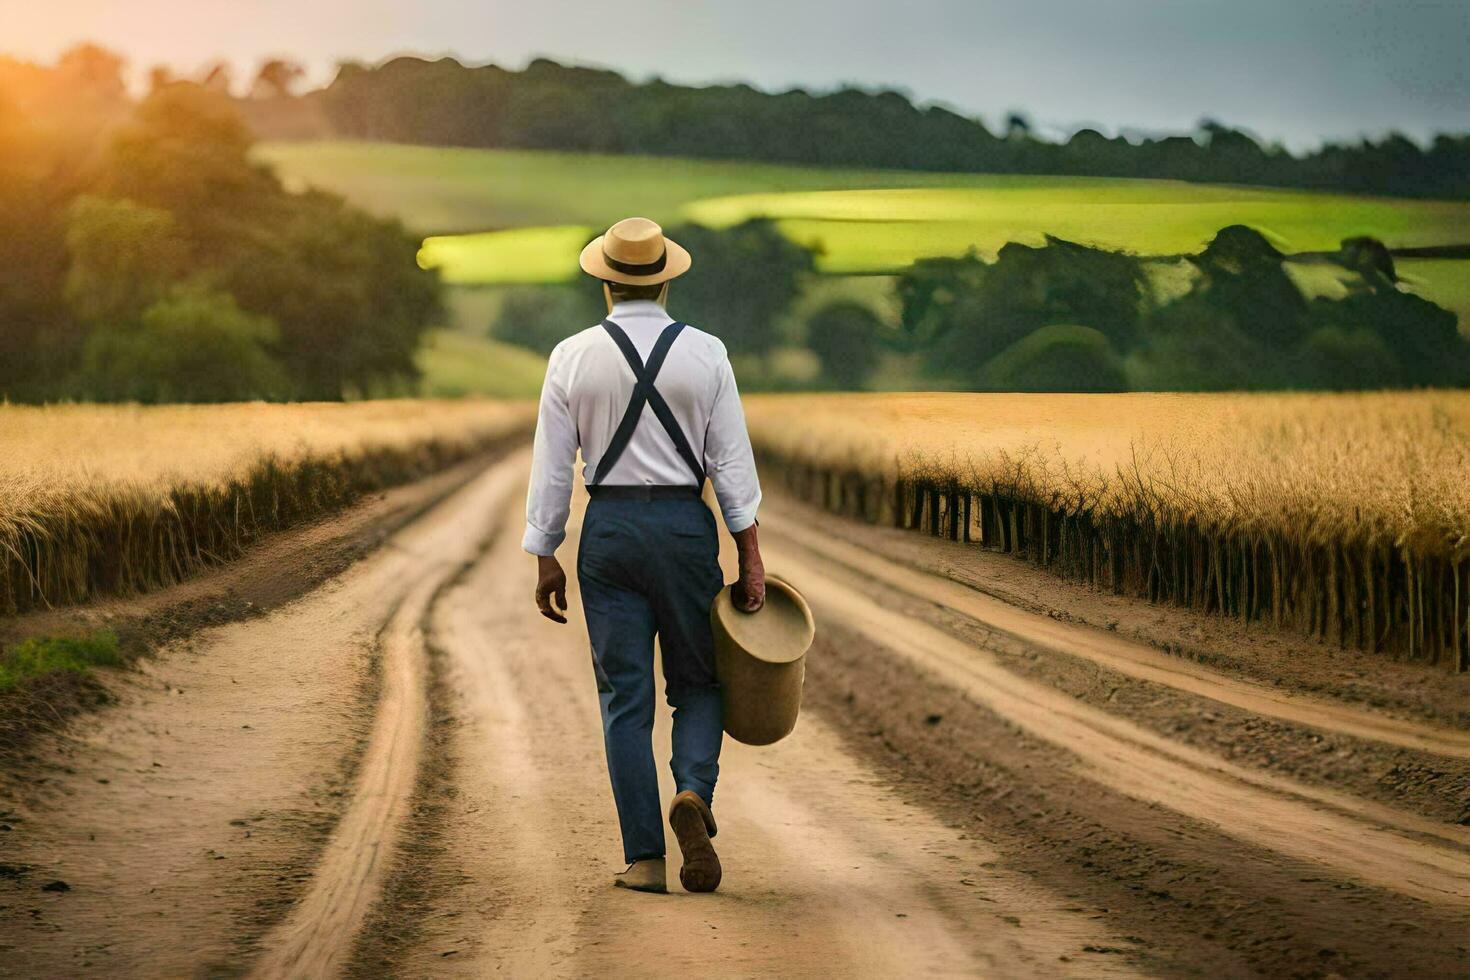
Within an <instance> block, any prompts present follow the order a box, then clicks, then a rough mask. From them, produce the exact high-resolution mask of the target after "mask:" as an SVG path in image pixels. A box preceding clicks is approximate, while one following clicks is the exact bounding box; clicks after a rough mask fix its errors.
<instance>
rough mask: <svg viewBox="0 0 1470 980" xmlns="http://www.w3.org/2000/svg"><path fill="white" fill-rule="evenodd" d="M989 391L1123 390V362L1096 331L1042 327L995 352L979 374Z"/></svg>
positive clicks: (1086, 328) (1124, 388)
mask: <svg viewBox="0 0 1470 980" xmlns="http://www.w3.org/2000/svg"><path fill="white" fill-rule="evenodd" d="M978 387H981V388H984V389H988V390H993V391H1082V392H1093V391H1126V390H1127V389H1128V379H1127V377H1126V375H1125V374H1124V370H1123V361H1122V359H1121V358H1120V357H1119V356H1118V353H1117V351H1115V350H1114V349H1113V346H1112V344H1111V343H1109V341H1108V338H1107V337H1106V336H1105V335H1104V334H1103V333H1102V331H1100V330H1094V329H1092V328H1091V327H1080V326H1075V325H1070V324H1053V325H1051V326H1046V327H1042V328H1041V329H1039V330H1037V331H1035V332H1034V333H1032V334H1030V335H1029V336H1026V337H1024V338H1022V339H1021V340H1019V341H1017V342H1016V343H1015V344H1013V345H1012V346H1010V347H1008V348H1007V349H1005V350H1003V351H1001V352H1000V353H999V354H997V355H996V356H995V357H994V358H992V359H991V360H990V361H989V363H987V364H986V365H985V367H984V369H983V370H982V371H981V373H980V383H979V385H978Z"/></svg>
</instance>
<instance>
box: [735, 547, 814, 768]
mask: <svg viewBox="0 0 1470 980" xmlns="http://www.w3.org/2000/svg"><path fill="white" fill-rule="evenodd" d="M710 625H711V626H712V627H713V628H714V634H715V669H716V671H717V672H718V674H719V678H720V684H721V687H722V690H723V700H724V714H725V731H726V732H727V733H728V734H729V735H730V737H731V738H733V739H735V740H736V741H738V742H744V743H745V744H746V745H770V744H771V743H772V742H777V741H780V740H781V739H783V738H785V737H786V736H787V735H789V734H791V730H792V729H793V728H795V727H796V715H797V712H798V711H800V710H801V684H802V680H803V679H804V677H805V676H806V652H807V650H808V649H809V648H810V647H811V645H812V639H813V638H814V637H815V636H816V631H817V628H816V622H815V621H814V620H813V619H812V611H811V607H809V606H808V605H807V603H806V599H804V598H802V595H801V593H800V592H798V591H796V589H795V588H793V587H792V586H791V584H790V583H789V582H787V581H785V580H784V579H781V578H777V577H775V576H770V575H768V576H766V604H765V605H764V606H763V607H761V609H760V610H759V611H757V612H753V613H747V612H741V611H740V610H738V609H736V608H735V604H734V602H733V601H732V600H731V599H730V590H729V589H721V590H720V594H719V596H718V597H717V598H716V599H715V604H714V608H712V609H711V610H710Z"/></svg>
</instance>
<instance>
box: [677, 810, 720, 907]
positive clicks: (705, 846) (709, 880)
mask: <svg viewBox="0 0 1470 980" xmlns="http://www.w3.org/2000/svg"><path fill="white" fill-rule="evenodd" d="M669 826H671V827H673V828H674V836H675V837H676V838H677V839H678V841H679V850H680V851H681V852H682V853H683V855H684V864H683V866H682V867H681V868H679V883H680V884H682V885H683V886H684V888H685V890H686V891H691V892H712V891H714V890H715V889H716V888H718V887H720V876H721V873H722V872H721V869H720V856H719V855H718V854H716V853H715V847H714V845H713V844H711V843H710V840H709V839H710V838H711V837H713V836H714V835H715V834H716V833H717V832H718V828H716V827H715V815H714V814H713V813H711V812H710V808H709V804H708V803H706V802H704V800H703V799H701V798H700V796H699V794H698V793H696V792H694V791H693V790H687V789H686V790H685V791H684V792H682V793H680V794H679V795H678V796H676V797H674V802H673V803H670V804H669Z"/></svg>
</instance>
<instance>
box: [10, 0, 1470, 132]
mask: <svg viewBox="0 0 1470 980" xmlns="http://www.w3.org/2000/svg"><path fill="white" fill-rule="evenodd" d="M610 11H617V13H616V14H613V13H610ZM0 25H3V27H0V52H4V53H9V54H19V55H23V56H28V57H38V58H47V59H49V58H50V57H52V56H54V55H55V54H56V53H57V52H59V51H60V50H62V49H63V48H65V47H67V46H68V45H70V44H72V43H74V42H76V41H77V40H80V39H84V38H87V39H95V40H98V41H100V42H102V43H104V44H107V45H109V46H111V47H114V48H117V49H119V50H121V51H122V52H124V53H125V54H127V55H128V56H129V57H131V58H132V59H133V60H134V61H135V62H136V63H137V64H138V65H140V66H146V65H148V64H151V63H154V62H160V61H162V62H168V63H170V64H173V65H176V66H180V67H189V66H193V65H197V64H199V63H202V62H204V61H206V60H208V59H210V58H214V57H225V58H228V59H230V60H232V61H234V62H236V63H238V64H239V65H241V66H242V68H243V69H246V70H248V69H249V68H251V67H253V65H254V64H255V63H256V62H257V61H258V60H259V58H260V57H261V56H262V55H266V54H272V53H282V54H290V55H293V56H295V57H297V58H299V59H301V60H303V61H305V62H306V63H307V64H309V65H310V66H311V67H312V69H313V72H314V76H315V77H317V78H325V77H328V76H329V74H330V66H331V65H332V64H333V63H334V62H335V61H336V60H337V59H340V58H359V59H363V60H369V61H372V60H378V59H380V58H383V57H385V56H387V55H390V54H393V53H397V52H404V51H412V52H422V53H427V54H441V53H453V54H455V55H457V56H459V57H460V58H461V59H463V60H465V61H467V62H484V61H493V62H496V63H499V64H503V65H506V66H510V67H519V66H521V65H523V64H524V63H525V62H526V61H527V60H529V59H530V58H531V57H534V56H536V55H541V54H544V55H548V56H550V57H554V58H557V59H558V60H565V61H572V62H579V63H588V64H598V65H605V66H609V67H614V68H618V69H620V70H623V71H624V72H626V73H629V74H631V75H632V76H634V77H636V78H646V77H649V76H651V75H655V74H657V75H662V76H664V77H665V78H668V79H670V80H672V81H679V82H704V81H725V80H733V79H741V80H748V81H751V82H753V83H755V84H756V85H758V86H761V87H764V88H772V89H780V88H785V87H789V86H791V85H803V86H806V87H810V88H816V89H828V88H832V87H834V86H836V85H838V84H841V83H844V82H855V83H859V84H862V85H865V86H879V85H882V86H892V87H895V88H898V89H901V90H903V91H906V92H908V93H910V94H912V95H914V96H915V97H917V98H919V99H921V100H934V101H940V102H944V103H947V104H949V105H952V106H955V107H958V108H960V109H962V110H964V111H967V112H971V113H976V114H979V115H981V116H983V117H985V118H986V119H987V120H989V121H991V122H992V123H994V122H995V121H996V120H998V119H999V118H1001V117H1002V116H1003V114H1004V113H1005V112H1006V111H1007V110H1009V109H1012V108H1019V109H1023V110H1025V111H1026V112H1028V113H1029V114H1031V115H1032V116H1033V117H1034V118H1035V119H1036V120H1037V121H1038V122H1040V123H1042V124H1044V125H1047V126H1054V127H1058V128H1062V129H1066V130H1070V129H1073V128H1076V127H1078V126H1080V125H1084V124H1086V125H1095V126H1099V127H1100V128H1103V129H1104V130H1106V131H1109V132H1114V131H1118V130H1120V129H1129V128H1143V129H1186V128H1189V127H1191V126H1192V125H1193V124H1194V123H1195V122H1196V121H1197V120H1199V119H1200V118H1201V117H1202V116H1207V115H1208V116H1213V117H1216V118H1219V119H1221V120H1223V121H1226V122H1229V123H1232V124H1236V125H1240V126H1244V127H1246V128H1249V129H1252V130H1254V131H1256V132H1257V133H1259V134H1261V135H1263V136H1265V137H1267V138H1279V139H1285V140H1286V141H1287V142H1289V143H1290V144H1292V145H1294V146H1302V145H1310V144H1313V143H1315V142H1318V141H1320V140H1321V139H1323V138H1326V137H1333V138H1340V137H1354V136H1357V135H1359V134H1364V133H1367V134H1375V135H1376V134H1379V133H1382V132H1385V131H1387V130H1389V129H1393V128H1397V129H1400V130H1403V131H1405V132H1408V133H1409V134H1411V135H1414V136H1423V135H1425V134H1427V133H1429V132H1431V131H1435V130H1444V129H1449V130H1454V131H1466V130H1470V72H1467V68H1466V63H1467V54H1470V0H1398V2H1384V0H905V2H902V3H896V2H892V0H889V2H883V3H875V2H870V0H850V2H846V3H832V2H827V0H823V2H801V0H740V2H733V3H719V4H711V3H698V2H670V0H623V2H618V3H612V4H608V3H598V4H595V5H594V4H587V3H574V2H571V0H524V2H521V3H515V4H512V3H505V2H500V0H482V2H476V3H469V2H465V0H399V2H390V0H49V2H45V0H42V2H36V0H0Z"/></svg>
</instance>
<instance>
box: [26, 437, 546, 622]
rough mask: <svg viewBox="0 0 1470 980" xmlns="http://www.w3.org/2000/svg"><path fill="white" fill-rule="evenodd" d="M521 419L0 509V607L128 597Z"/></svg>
mask: <svg viewBox="0 0 1470 980" xmlns="http://www.w3.org/2000/svg"><path fill="white" fill-rule="evenodd" d="M528 431H529V428H528V420H520V419H515V420H507V421H506V423H505V424H499V425H495V426H489V427H485V428H483V429H481V430H479V431H474V432H469V433H466V434H464V435H463V436H461V437H456V438H446V437H441V436H435V437H431V438H428V439H424V440H422V441H416V442H407V443H384V444H379V445H373V444H367V445H364V446H363V447H360V448H355V449H350V450H348V449H335V450H331V451H327V452H322V453H306V454H304V455H297V456H295V457H287V456H282V455H277V454H269V455H265V456H263V457H262V458H260V459H258V460H256V461H254V462H252V463H251V464H249V465H247V466H244V467H242V468H241V469H240V471H239V472H238V473H237V474H235V475H233V476H230V477H229V478H227V479H223V480H216V481H214V482H209V483H206V482H199V483H190V482H181V483H180V484H178V485H176V486H172V487H169V488H167V489H166V490H164V491H162V492H160V491H159V490H157V489H150V488H148V487H146V486H141V485H140V486H129V485H127V484H118V485H111V486H105V487H103V488H101V489H93V490H88V491H87V492H79V493H75V494H70V495H68V496H67V497H66V498H65V503H64V506H57V501H56V500H55V499H51V500H48V501H45V502H44V504H43V505H42V506H38V507H36V508H25V507H22V508H20V509H18V510H15V511H13V512H10V513H6V514H3V515H0V517H3V518H4V519H3V520H0V614H13V613H17V612H24V611H27V610H30V609H35V608H39V607H46V606H54V605H63V604H68V603H75V602H81V601H84V600H87V599H89V598H92V597H95V596H98V595H106V594H111V595H127V594H132V593H136V592H141V591H144V590H147V589H152V588H158V587H160V586H167V585H171V584H173V583H176V582H179V581H182V580H183V579H186V578H188V577H190V576H191V575H194V574H196V573H198V572H199V571H200V570H202V569H204V568H206V567H209V566H212V565H218V564H221V563H223V562H226V561H229V560H230V559H232V558H236V557H238V556H239V555H240V554H241V553H242V551H243V550H244V549H245V548H246V546H247V545H249V544H250V542H251V541H253V540H255V539H256V538H258V537H259V536H260V535H261V534H263V533H265V532H268V531H276V530H282V529H285V528H289V527H292V526H295V525H298V524H301V523H303V522H305V521H309V520H312V519H314V518H317V517H321V516H323V515H325V514H329V513H331V512H333V511H336V510H338V509H340V508H342V507H345V506H346V505H348V504H350V503H351V502H352V501H354V500H355V499H357V498H358V497H360V496H361V495H362V494H364V493H367V492H370V491H374V490H380V489H383V488H386V487H389V486H393V485H396V484H400V483H404V482H407V481H410V480H413V479H416V478H419V477H422V476H425V475H428V474H430V473H433V472H435V471H438V470H441V469H444V468H446V467H448V466H451V465H454V464H455V463H458V462H461V461H464V460H466V459H469V458H470V457H472V456H476V455H481V454H486V453H491V452H495V451H497V450H500V449H503V448H505V447H507V446H509V445H511V444H513V443H515V442H518V441H521V440H523V439H524V438H525V436H526V435H527V433H528Z"/></svg>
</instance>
